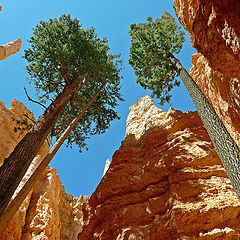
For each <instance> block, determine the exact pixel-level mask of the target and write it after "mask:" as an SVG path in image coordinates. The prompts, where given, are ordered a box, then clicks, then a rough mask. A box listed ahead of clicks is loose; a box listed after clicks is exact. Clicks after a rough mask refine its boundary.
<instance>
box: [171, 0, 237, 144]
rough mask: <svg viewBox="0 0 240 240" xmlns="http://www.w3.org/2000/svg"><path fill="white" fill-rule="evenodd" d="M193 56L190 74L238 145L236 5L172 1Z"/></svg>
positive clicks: (207, 0) (208, 0) (209, 0)
mask: <svg viewBox="0 0 240 240" xmlns="http://www.w3.org/2000/svg"><path fill="white" fill-rule="evenodd" d="M173 6H174V8H175V11H176V15H177V16H178V19H179V21H180V23H181V24H182V25H183V26H184V28H185V29H186V30H187V31H188V32H189V34H190V39H191V43H192V46H193V47H195V48H196V50H197V52H198V53H197V54H194V55H193V57H192V64H193V65H192V67H191V69H190V74H191V75H192V77H193V79H194V80H195V81H196V82H197V84H198V86H199V87H200V88H201V90H202V91H203V93H204V94H205V96H206V97H207V98H208V100H209V101H210V103H211V105H212V106H213V108H214V109H215V111H216V112H217V114H218V115H219V117H220V118H221V120H222V121H223V123H224V125H225V126H226V128H227V129H228V131H229V133H230V134H231V136H232V137H233V138H234V140H235V141H236V143H237V144H238V146H240V121H239V120H240V90H239V89H240V80H239V75H240V68H239V67H238V66H239V65H240V29H239V25H240V14H239V12H240V2H239V1H229V0H223V1H217V0H198V1H196V0H174V1H173Z"/></svg>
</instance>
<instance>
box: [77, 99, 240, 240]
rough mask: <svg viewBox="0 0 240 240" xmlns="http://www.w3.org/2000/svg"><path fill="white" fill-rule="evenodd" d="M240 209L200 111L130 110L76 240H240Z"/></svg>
mask: <svg viewBox="0 0 240 240" xmlns="http://www.w3.org/2000/svg"><path fill="white" fill-rule="evenodd" d="M239 214H240V203H239V201H238V200H237V196H236V194H235V192H234V191H233V188H232V186H231V183H230V181H229V179H228V178H227V176H226V172H225V170H224V169H223V166H222V165H221V162H220V160H219V158H218V156H217V154H216V152H215V151H214V149H213V146H212V143H211V142H210V139H209V136H208V134H207V132H206V130H205V128H204V127H203V124H202V122H201V120H200V118H199V116H198V114H197V113H196V112H188V113H182V112H181V111H177V110H174V109H173V108H170V109H169V111H168V112H163V111H162V110H161V109H159V108H157V107H156V106H155V105H154V103H153V100H152V99H150V98H149V97H148V96H145V97H144V98H141V99H140V100H139V102H138V103H137V104H134V105H133V106H131V107H130V114H129V116H128V119H127V132H126V137H125V140H124V141H123V142H122V145H121V147H120V149H119V150H118V151H116V152H115V154H114V155H113V159H112V163H111V165H110V167H109V169H108V171H107V172H106V174H105V175H104V177H103V179H102V181H101V182H100V184H99V186H98V187H97V189H96V191H95V192H94V193H93V194H92V196H91V198H90V200H89V202H88V204H86V206H85V208H84V222H85V224H84V227H83V230H82V232H81V233H80V234H79V236H78V239H79V240H89V239H99V240H100V239H101V240H109V239H111V240H113V239H117V240H122V239H126V240H127V239H136V240H141V239H142V240H150V239H151V240H153V239H156V240H157V239H158V240H161V239H162V240H166V239H171V240H173V239H239V238H240V227H239V224H238V222H239Z"/></svg>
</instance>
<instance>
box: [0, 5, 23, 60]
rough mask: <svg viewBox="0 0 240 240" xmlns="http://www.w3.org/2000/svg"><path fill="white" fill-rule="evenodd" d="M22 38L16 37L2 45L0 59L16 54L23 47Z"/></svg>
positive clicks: (0, 7) (0, 9)
mask: <svg viewBox="0 0 240 240" xmlns="http://www.w3.org/2000/svg"><path fill="white" fill-rule="evenodd" d="M1 11H2V6H0V12H1ZM21 44H22V41H21V39H16V40H14V41H12V42H9V43H7V44H5V45H2V46H0V61H1V60H3V59H5V58H7V57H9V56H11V55H12V54H15V53H16V52H18V51H19V49H20V48H21Z"/></svg>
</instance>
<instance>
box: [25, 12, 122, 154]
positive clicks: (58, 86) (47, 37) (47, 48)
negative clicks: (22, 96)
mask: <svg viewBox="0 0 240 240" xmlns="http://www.w3.org/2000/svg"><path fill="white" fill-rule="evenodd" d="M29 43H30V48H28V49H27V50H25V53H24V56H23V57H24V58H25V59H26V60H27V61H28V63H29V64H28V65H27V67H26V70H27V72H28V74H29V75H30V78H29V81H30V83H33V84H34V85H35V88H36V90H37V94H38V97H39V101H40V102H42V103H46V102H48V101H49V100H53V99H55V98H56V97H57V95H58V94H59V93H60V92H62V91H63V89H64V88H66V87H67V86H69V85H71V84H72V83H73V82H74V81H76V80H77V79H79V78H81V79H82V80H81V84H80V87H79V89H76V93H75V94H73V96H72V99H71V101H70V102H69V104H68V105H67V107H66V108H65V109H64V111H63V112H62V114H61V117H60V118H59V119H58V122H57V124H56V126H55V128H54V129H53V130H52V132H51V136H52V137H56V138H58V137H59V136H60V135H61V133H62V132H63V131H64V129H65V128H66V127H67V126H68V125H69V124H70V122H71V121H72V120H73V119H74V118H75V117H76V115H77V114H78V113H79V112H80V111H81V110H82V108H83V107H84V106H85V105H86V104H87V103H88V102H89V101H90V99H91V98H92V97H93V96H94V94H95V93H96V92H97V91H98V90H99V89H100V88H101V87H102V86H103V85H104V84H106V82H107V84H106V86H105V88H104V89H103V90H102V92H101V93H100V94H99V95H98V97H97V98H96V99H95V101H94V102H93V104H92V106H91V108H90V109H89V110H88V111H87V112H86V113H85V114H84V116H83V117H82V118H81V120H80V121H79V123H78V124H77V126H76V128H75V129H74V131H72V132H71V134H70V135H69V137H68V145H70V146H71V145H72V143H76V144H77V145H78V146H79V147H80V150H81V149H82V148H83V147H85V145H86V143H85V140H86V138H88V137H89V135H91V134H100V133H103V132H104V131H105V130H106V129H107V128H108V127H109V125H110V122H111V121H112V120H114V119H118V118H119V117H118V115H117V113H116V111H115V110H114V108H115V107H116V106H117V104H118V101H119V100H123V99H122V97H121V94H120V92H119V91H120V80H121V79H122V77H121V75H120V72H121V66H122V60H121V59H120V54H117V55H114V54H111V53H109V51H110V48H109V45H108V41H107V39H106V38H103V39H100V38H99V37H98V36H97V33H96V32H95V29H94V28H93V27H91V28H90V29H87V30H84V29H83V28H82V25H81V24H80V23H79V20H77V19H76V18H74V19H72V18H71V16H70V15H62V16H61V17H59V18H58V19H56V18H55V19H50V20H49V21H41V22H40V23H39V24H38V25H37V26H36V27H35V28H34V29H33V36H32V37H31V38H30V40H29Z"/></svg>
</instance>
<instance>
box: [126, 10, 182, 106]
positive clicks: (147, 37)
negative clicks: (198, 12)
mask: <svg viewBox="0 0 240 240" xmlns="http://www.w3.org/2000/svg"><path fill="white" fill-rule="evenodd" d="M129 34H130V36H131V47H130V58H129V64H130V65H131V66H132V67H133V69H134V71H135V74H136V76H137V83H139V84H140V85H141V86H142V87H143V88H145V89H149V90H152V96H153V97H157V98H159V99H160V104H161V105H163V104H164V103H165V102H169V101H170V99H171V95H170V93H169V92H170V91H171V89H172V88H173V87H174V86H179V85H180V82H179V81H178V80H177V78H176V77H177V76H178V72H177V71H176V70H175V68H174V67H173V66H172V63H171V61H170V59H169V53H172V54H173V53H176V54H177V53H179V52H180V50H181V48H182V46H183V42H184V32H183V31H181V28H180V27H179V26H178V25H177V24H176V22H175V20H174V18H173V17H172V16H171V14H170V13H168V12H164V14H163V15H162V16H161V17H160V18H157V19H156V20H155V21H153V19H152V18H151V17H148V18H147V22H146V23H138V24H136V23H135V24H131V26H130V31H129Z"/></svg>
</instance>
